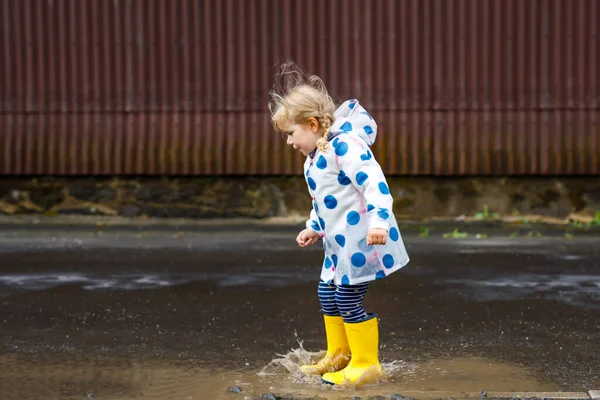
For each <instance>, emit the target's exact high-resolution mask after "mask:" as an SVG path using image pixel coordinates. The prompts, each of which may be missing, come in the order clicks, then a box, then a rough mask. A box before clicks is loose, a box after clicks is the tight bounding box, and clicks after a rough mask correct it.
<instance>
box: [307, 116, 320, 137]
mask: <svg viewBox="0 0 600 400" xmlns="http://www.w3.org/2000/svg"><path fill="white" fill-rule="evenodd" d="M307 122H308V126H309V127H310V130H311V131H313V132H314V133H317V132H318V131H319V121H317V119H316V118H315V117H310V118H308V121H307Z"/></svg>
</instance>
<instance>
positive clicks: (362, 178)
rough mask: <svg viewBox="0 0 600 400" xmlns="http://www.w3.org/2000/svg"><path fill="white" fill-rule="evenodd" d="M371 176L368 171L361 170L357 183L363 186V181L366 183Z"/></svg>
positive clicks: (357, 176) (357, 175)
mask: <svg viewBox="0 0 600 400" xmlns="http://www.w3.org/2000/svg"><path fill="white" fill-rule="evenodd" d="M368 178H369V175H368V174H367V173H366V172H362V171H361V172H359V173H358V174H356V183H358V186H361V185H362V184H363V183H365V181H366V180H367V179H368Z"/></svg>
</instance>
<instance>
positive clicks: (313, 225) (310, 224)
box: [306, 207, 323, 237]
mask: <svg viewBox="0 0 600 400" xmlns="http://www.w3.org/2000/svg"><path fill="white" fill-rule="evenodd" d="M306 229H311V230H313V231H315V232H316V233H317V234H318V235H319V237H321V236H322V233H323V232H322V230H321V225H320V224H319V217H318V216H317V212H316V211H315V209H314V207H313V208H312V209H311V210H310V218H309V219H308V220H307V221H306Z"/></svg>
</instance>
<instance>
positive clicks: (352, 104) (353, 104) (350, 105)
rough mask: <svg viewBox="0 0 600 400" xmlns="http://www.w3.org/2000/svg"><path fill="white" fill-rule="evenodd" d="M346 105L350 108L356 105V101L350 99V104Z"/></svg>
mask: <svg viewBox="0 0 600 400" xmlns="http://www.w3.org/2000/svg"><path fill="white" fill-rule="evenodd" d="M348 107H349V108H350V109H351V110H352V109H353V108H354V107H356V103H355V102H353V101H351V102H350V104H348Z"/></svg>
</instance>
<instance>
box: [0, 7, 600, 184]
mask: <svg viewBox="0 0 600 400" xmlns="http://www.w3.org/2000/svg"><path fill="white" fill-rule="evenodd" d="M307 9H309V10H312V11H311V12H310V13H307V12H306V10H307ZM599 26H600V5H598V2H597V1H595V0H581V1H576V2H569V1H565V0H522V1H520V0H488V1H481V0H405V1H395V0H377V1H372V2H369V3H368V6H367V5H366V3H365V2H364V1H361V0H345V1H344V0H331V1H319V0H304V1H303V0H246V1H235V0H224V1H219V0H180V1H165V0H113V1H108V0H106V1H105V0H93V1H85V2H84V1H78V0H47V1H46V0H44V1H39V0H20V1H13V0H0V30H1V32H2V35H1V36H0V54H1V55H2V57H1V59H0V85H1V87H2V95H1V96H0V129H1V131H0V155H1V156H2V160H1V161H0V174H219V175H224V174H246V173H249V174H259V175H264V174H299V173H300V167H301V163H302V160H301V158H300V156H299V155H298V154H294V153H293V151H292V150H290V149H288V148H286V146H285V144H284V142H283V141H282V140H280V139H279V136H278V135H277V134H276V133H274V132H273V131H272V129H271V127H270V124H269V121H268V116H267V113H266V103H267V100H268V99H267V92H268V90H269V88H270V86H271V76H272V74H273V72H274V70H273V68H272V67H273V66H274V65H275V63H276V62H277V61H278V60H281V59H286V58H293V59H295V60H296V61H298V62H299V63H300V64H302V65H303V66H305V67H306V68H307V69H308V70H310V71H313V72H315V73H317V74H319V75H321V76H322V77H323V79H324V80H325V82H326V83H327V85H328V87H329V88H330V90H331V91H332V93H333V94H334V95H335V97H337V99H338V100H340V101H341V100H343V99H345V98H347V97H356V98H359V99H360V100H361V102H362V103H363V104H365V106H366V107H367V108H368V109H369V110H370V111H371V113H372V114H373V115H374V116H375V117H376V119H377V120H378V123H379V125H380V136H379V139H378V143H377V144H376V145H375V148H374V151H375V153H376V155H377V157H378V159H379V160H380V162H381V164H382V165H383V166H384V169H385V171H386V172H387V173H390V174H411V175H419V174H426V175H430V174H436V175H463V174H493V175H506V174H600V159H599V158H600V155H599V153H600V126H599V120H600V83H599V76H598V75H599V74H598V71H599V70H600V38H599V36H600V32H599V29H600V28H599Z"/></svg>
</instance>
